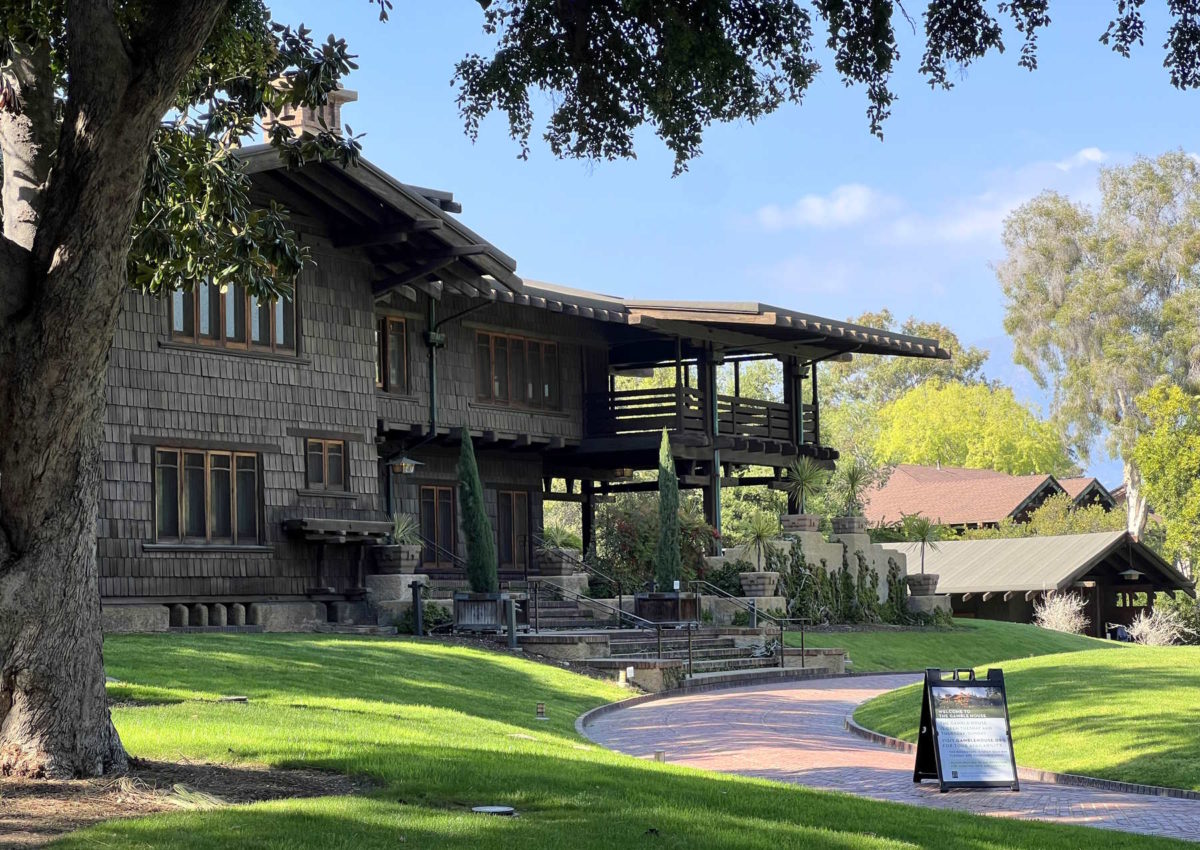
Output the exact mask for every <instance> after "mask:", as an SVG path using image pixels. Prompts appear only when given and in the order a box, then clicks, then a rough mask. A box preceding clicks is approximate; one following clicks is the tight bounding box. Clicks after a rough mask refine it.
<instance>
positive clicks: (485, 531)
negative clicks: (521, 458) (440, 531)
mask: <svg viewBox="0 0 1200 850" xmlns="http://www.w3.org/2000/svg"><path fill="white" fill-rule="evenodd" d="M458 508H459V517H460V520H459V521H460V522H461V523H462V530H463V537H464V538H465V540H466V545H467V582H468V584H469V585H470V587H471V591H472V592H473V593H495V592H497V591H498V590H499V589H500V578H499V576H498V575H497V570H498V569H499V562H498V561H497V560H496V538H495V536H494V535H493V534H492V525H491V523H490V522H488V518H487V509H486V507H485V506H484V501H483V482H482V481H480V480H479V467H478V465H476V463H475V448H474V446H472V445H471V437H470V436H469V435H467V434H464V435H463V440H462V448H461V450H460V453H459V456H458Z"/></svg>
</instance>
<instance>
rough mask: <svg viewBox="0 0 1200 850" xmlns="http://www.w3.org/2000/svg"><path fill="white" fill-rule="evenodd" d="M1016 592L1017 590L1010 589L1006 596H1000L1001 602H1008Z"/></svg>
mask: <svg viewBox="0 0 1200 850" xmlns="http://www.w3.org/2000/svg"><path fill="white" fill-rule="evenodd" d="M1015 593H1016V591H1015V590H1010V591H1009V592H1008V593H1006V594H1004V596H1002V597H1001V598H1000V601H1001V602H1007V601H1008V600H1010V599H1012V598H1013V595H1014V594H1015Z"/></svg>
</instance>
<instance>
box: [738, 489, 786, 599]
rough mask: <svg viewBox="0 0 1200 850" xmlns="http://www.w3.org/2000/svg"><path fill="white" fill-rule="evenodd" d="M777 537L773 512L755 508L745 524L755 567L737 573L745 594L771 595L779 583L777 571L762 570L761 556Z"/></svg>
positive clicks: (777, 528)
mask: <svg viewBox="0 0 1200 850" xmlns="http://www.w3.org/2000/svg"><path fill="white" fill-rule="evenodd" d="M778 537H779V520H778V519H776V517H775V515H774V514H771V513H768V512H767V511H764V510H756V511H754V513H752V514H750V518H749V522H748V523H747V525H746V545H747V546H748V547H749V548H750V551H751V552H753V553H754V556H755V563H756V568H755V569H754V570H753V571H751V572H745V573H738V578H739V579H741V582H742V593H743V594H744V595H746V596H773V595H775V588H776V587H777V586H778V585H779V573H777V572H772V571H769V570H764V569H763V568H762V566H763V556H764V555H766V553H767V551H768V550H769V549H770V548H771V541H773V540H776V539H777V538H778Z"/></svg>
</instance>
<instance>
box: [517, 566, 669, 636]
mask: <svg viewBox="0 0 1200 850" xmlns="http://www.w3.org/2000/svg"><path fill="white" fill-rule="evenodd" d="M531 584H533V621H534V626H533V630H534V631H535V632H536V631H537V630H538V625H537V621H538V604H537V603H538V598H539V595H540V591H541V588H542V586H543V585H545V586H546V587H550V588H553V589H554V590H556V591H558V592H559V593H561V594H563V595H564V596H567V597H570V598H573V599H574V600H575V601H577V602H578V601H582V602H586V603H587V604H588V605H595V606H596V607H598V608H601V609H603V610H605V611H608V612H610V613H614V614H616V615H617V622H618V623H619V622H620V621H621V619H622V618H625V619H628V620H629V621H630V622H633V623H640V624H642V626H641V627H642V628H650V629H653V628H655V627H657V626H659V625H670V624H668V623H662V624H660V623H655V622H652V621H650V620H647V619H645V618H643V617H639V616H638V615H637V614H630V613H629V612H628V611H626V610H624V609H623V608H619V607H614V606H612V605H609V604H608V603H607V602H601V601H600V600H599V599H593V598H592V597H590V596H584V595H583V594H582V593H578V592H577V591H574V590H567V588H565V587H562V586H561V585H557V584H555V583H554V582H552V581H547V580H546V579H544V578H543V579H538V580H537V581H535V582H531Z"/></svg>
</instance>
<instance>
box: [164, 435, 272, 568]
mask: <svg viewBox="0 0 1200 850" xmlns="http://www.w3.org/2000/svg"><path fill="white" fill-rule="evenodd" d="M163 455H170V456H173V457H174V459H175V463H174V466H173V468H174V470H175V494H174V495H175V534H174V535H164V534H163V533H162V530H161V529H160V528H159V518H160V516H161V514H162V512H163V505H162V504H161V503H160V500H159V496H160V493H159V479H160V476H161V474H162V473H160V471H159V470H160V468H162V467H163V466H164V465H165V464H163V463H162V456H163ZM187 455H202V456H203V457H204V465H203V467H200V468H201V469H202V470H203V476H204V495H203V497H202V498H203V502H204V534H203V535H202V536H199V535H194V534H187V533H186V532H187V510H188V507H189V498H190V496H189V494H188V488H187V475H186V474H185V472H184V470H185V469H186V468H187V467H186V461H185V457H186V456H187ZM214 458H223V459H226V460H227V461H228V466H227V467H224V468H219V469H218V470H217V471H223V472H226V473H228V475H229V535H228V536H219V537H215V536H214V535H213V528H214V526H215V525H216V522H215V517H216V513H215V512H214V510H213V495H214V489H213V486H212V476H213V471H214V467H213V459H214ZM239 459H250V460H251V461H253V470H254V488H253V489H254V535H253V539H252V540H243V539H241V537H242V535H241V533H240V532H239V531H238V528H239V526H240V522H239V520H240V519H241V518H240V517H239V515H238V487H239V485H238V480H237V479H238V473H239V472H240V471H242V470H240V469H239V467H238V460H239ZM166 466H170V465H169V464H166ZM192 468H193V469H195V468H197V467H192ZM153 472H154V538H153V539H154V542H155V543H164V544H175V545H181V546H258V545H261V544H262V541H263V500H262V459H261V457H260V455H259V453H258V452H248V451H239V450H237V449H194V448H186V447H176V446H155V447H154V460H153Z"/></svg>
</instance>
